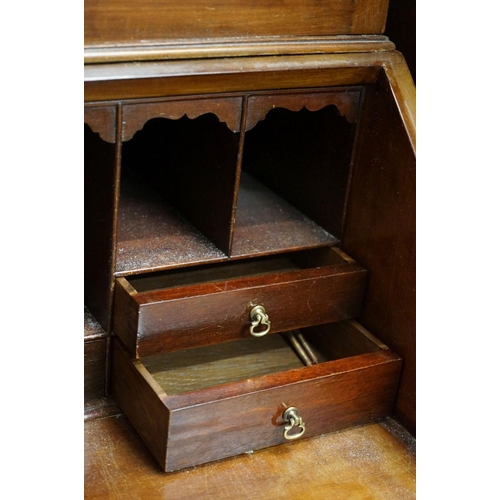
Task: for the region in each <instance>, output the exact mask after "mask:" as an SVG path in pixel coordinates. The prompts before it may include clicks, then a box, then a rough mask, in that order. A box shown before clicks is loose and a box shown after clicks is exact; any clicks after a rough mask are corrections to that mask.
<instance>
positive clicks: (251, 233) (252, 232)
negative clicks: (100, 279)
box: [115, 170, 339, 276]
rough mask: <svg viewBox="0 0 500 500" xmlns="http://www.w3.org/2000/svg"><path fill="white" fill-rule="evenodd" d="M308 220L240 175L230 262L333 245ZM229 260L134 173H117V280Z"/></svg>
mask: <svg viewBox="0 0 500 500" xmlns="http://www.w3.org/2000/svg"><path fill="white" fill-rule="evenodd" d="M338 243H339V242H338V240H337V239H336V238H335V237H334V236H332V235H331V234H329V233H328V232H327V231H325V230H324V229H322V228H321V227H320V226H318V225H317V224H316V223H314V222H313V221H312V220H311V219H309V218H308V217H306V216H305V215H304V214H302V213H301V212H300V211H299V210H297V209H295V208H294V207H293V206H291V205H290V204H289V203H287V202H286V201H284V200H283V199H282V198H280V197H279V196H277V195H276V194H275V193H273V192H272V191H271V190H270V189H268V188H266V187H265V186H264V185H263V184H261V183H260V182H259V181H257V180H255V179H254V178H253V177H252V176H250V175H248V174H246V173H245V172H242V175H241V182H240V187H239V196H238V208H237V215H236V224H235V228H234V236H233V248H232V252H231V259H241V258H245V257H258V256H264V255H272V254H275V253H280V252H287V251H295V250H305V249H311V248H317V247H323V246H334V245H337V244H338ZM228 259H229V257H228V256H227V255H226V254H224V252H222V251H221V250H219V249H218V248H217V247H216V246H215V245H214V244H213V243H212V242H211V241H210V240H209V239H208V238H207V237H205V236H204V235H203V234H201V233H200V232H199V231H198V230H197V229H195V228H194V227H193V226H192V225H191V224H190V223H189V222H188V221H187V220H186V219H185V218H184V217H182V215H181V214H179V213H178V212H177V211H176V210H175V209H173V208H172V207H171V206H170V205H169V204H168V203H167V202H166V201H165V200H164V199H163V198H161V197H160V196H159V195H158V194H157V193H156V192H155V191H153V190H152V189H151V188H150V187H148V186H147V185H146V184H145V183H143V182H142V181H141V180H140V179H138V178H137V177H136V176H134V175H133V174H131V173H129V172H126V171H125V170H124V171H123V173H122V180H121V187H120V204H119V214H118V235H117V252H116V271H115V275H116V276H126V275H131V274H138V273H144V272H153V271H160V270H164V269H171V268H177V267H184V266H192V265H199V264H206V263H211V262H212V263H215V262H223V261H226V260H228Z"/></svg>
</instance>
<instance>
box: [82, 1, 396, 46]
mask: <svg viewBox="0 0 500 500" xmlns="http://www.w3.org/2000/svg"><path fill="white" fill-rule="evenodd" d="M388 4H389V1H388V0H357V1H353V0H252V1H238V2H232V1H224V0H219V1H217V2H214V1H213V0H191V1H190V2H183V1H176V0H170V1H169V2H163V1H160V0H143V1H141V2H139V1H138V0H108V1H106V2H100V1H98V0H88V1H87V2H85V46H87V47H88V46H103V45H104V46H106V45H123V44H138V43H140V42H142V43H150V44H151V43H162V42H163V43H165V42H168V41H184V43H189V41H190V40H191V41H192V42H195V43H196V42H197V41H199V40H200V39H201V40H207V39H208V40H210V39H215V40H218V39H223V40H224V39H230V38H241V37H269V36H274V37H276V38H278V39H279V38H280V37H283V36H290V35H301V36H313V35H324V36H327V35H336V34H381V33H382V32H383V29H384V26H385V17H386V15H387V7H388Z"/></svg>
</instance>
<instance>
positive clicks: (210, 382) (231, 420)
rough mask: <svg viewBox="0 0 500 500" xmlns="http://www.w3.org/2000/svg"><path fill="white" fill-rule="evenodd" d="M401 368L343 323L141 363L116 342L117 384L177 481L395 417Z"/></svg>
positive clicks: (360, 330) (359, 330)
mask: <svg viewBox="0 0 500 500" xmlns="http://www.w3.org/2000/svg"><path fill="white" fill-rule="evenodd" d="M304 339H305V340H304ZM297 342H298V343H299V345H305V347H306V349H307V351H309V352H312V358H313V361H312V364H311V362H310V355H307V353H306V356H305V357H304V352H302V353H301V352H300V349H298V350H297V349H296V347H295V346H296V344H297ZM302 342H305V344H301V343H302ZM307 358H309V361H308V359H307ZM305 363H309V365H308V366H305ZM400 367H401V359H400V358H399V357H398V356H397V355H396V354H395V353H393V352H392V351H390V350H389V349H388V348H387V347H386V346H385V345H383V344H382V343H380V342H379V341H378V340H377V339H376V338H375V337H373V336H372V335H371V334H370V333H369V332H367V331H366V330H365V329H364V328H363V327H362V326H361V325H359V324H358V323H356V322H353V321H342V322H337V323H332V324H327V325H320V326H315V327H311V328H307V329H302V330H301V331H297V330H294V331H293V332H286V333H285V334H282V335H271V336H266V337H263V338H250V339H243V340H236V341H233V342H226V343H223V344H220V345H211V346H205V347H200V348H196V349H188V350H185V351H177V352H173V353H163V354H156V355H151V356H146V357H144V358H143V359H141V360H137V359H133V358H132V357H131V355H130V353H128V352H127V350H126V349H125V347H124V346H123V344H122V343H121V341H120V340H118V339H115V341H114V362H113V376H112V384H113V392H114V394H115V396H116V398H117V400H118V403H119V404H120V406H121V407H122V409H123V410H124V412H125V414H126V415H127V417H128V418H129V420H130V421H131V422H132V424H133V425H134V426H135V428H136V429H137V431H138V432H139V434H140V435H141V437H142V439H143V440H144V441H145V443H146V444H147V445H148V447H149V448H150V450H151V452H152V453H153V455H154V456H155V457H156V459H157V460H158V462H159V463H160V465H161V466H162V468H164V469H165V470H166V471H174V470H178V469H181V468H185V467H190V466H193V465H197V464H202V463H205V462H210V461H213V460H218V459H221V458H225V457H229V456H233V455H237V454H240V453H245V452H249V451H252V450H256V449H260V448H264V447H267V446H271V445H276V444H280V443H285V442H287V440H295V439H302V438H307V437H310V436H314V435H317V434H321V433H325V432H330V431H333V430H337V429H341V428H345V427H349V426H352V425H358V424H362V423H366V422H369V421H373V420H377V419H379V418H382V417H385V416H388V415H390V414H391V411H392V406H393V402H394V397H395V394H396V388H397V384H398V378H399V371H400Z"/></svg>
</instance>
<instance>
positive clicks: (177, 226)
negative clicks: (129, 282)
mask: <svg viewBox="0 0 500 500" xmlns="http://www.w3.org/2000/svg"><path fill="white" fill-rule="evenodd" d="M224 260H227V256H226V255H225V254H224V253H223V252H222V251H221V250H219V249H218V248H217V247H216V246H215V245H214V244H213V243H212V242H211V241H210V240H209V239H208V238H206V237H205V236H204V235H202V234H201V233H200V232H199V231H197V230H196V229H195V228H194V227H193V226H192V225H191V224H190V223H189V222H188V221H186V219H184V218H183V217H182V216H181V215H180V214H179V213H178V212H177V211H175V210H174V209H173V208H172V207H171V206H169V205H168V204H167V203H166V202H165V201H164V200H163V199H162V198H161V197H160V196H159V195H158V194H157V193H156V192H155V191H153V190H152V189H151V188H149V187H148V186H147V185H145V184H144V183H143V182H142V181H140V179H138V178H137V177H135V176H133V175H132V174H130V173H128V172H126V171H125V170H123V171H122V179H121V186H120V204H119V212H118V235H117V251H116V271H115V274H116V275H117V276H124V275H128V274H136V273H141V272H150V271H158V270H162V269H168V268H174V267H181V266H186V265H194V264H202V263H207V262H221V261H224Z"/></svg>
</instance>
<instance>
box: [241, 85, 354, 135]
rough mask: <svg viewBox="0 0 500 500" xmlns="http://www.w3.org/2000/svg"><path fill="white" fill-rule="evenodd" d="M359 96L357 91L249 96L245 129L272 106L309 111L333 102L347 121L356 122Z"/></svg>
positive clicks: (263, 115) (249, 128)
mask: <svg viewBox="0 0 500 500" xmlns="http://www.w3.org/2000/svg"><path fill="white" fill-rule="evenodd" d="M359 97H360V92H359V91H351V92H345V91H344V92H317V93H310V94H278V95H266V96H251V97H249V99H248V112H247V120H246V125H245V131H249V130H251V129H252V128H254V127H255V125H257V123H258V122H259V121H262V120H264V119H265V118H266V116H267V113H269V111H271V109H274V108H285V109H288V110H290V111H300V110H301V109H303V108H307V109H308V110H309V111H319V110H320V109H322V108H325V107H326V106H329V105H330V104H333V105H334V106H336V108H337V109H338V110H339V112H340V114H341V115H342V116H345V117H346V119H347V121H348V122H349V123H356V121H357V116H358V108H359Z"/></svg>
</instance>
